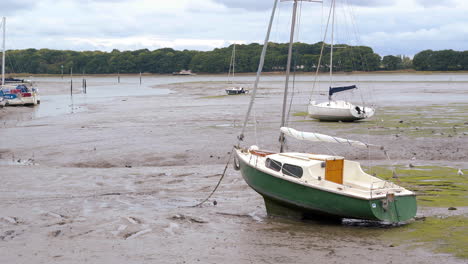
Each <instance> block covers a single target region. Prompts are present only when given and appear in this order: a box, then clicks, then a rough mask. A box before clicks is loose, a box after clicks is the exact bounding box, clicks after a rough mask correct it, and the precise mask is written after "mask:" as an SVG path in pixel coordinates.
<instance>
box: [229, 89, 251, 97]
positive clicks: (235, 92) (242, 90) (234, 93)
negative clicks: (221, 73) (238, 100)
mask: <svg viewBox="0 0 468 264" xmlns="http://www.w3.org/2000/svg"><path fill="white" fill-rule="evenodd" d="M248 92H249V90H245V89H244V88H243V87H231V88H228V89H226V93H227V94H228V95H236V94H245V93H248Z"/></svg>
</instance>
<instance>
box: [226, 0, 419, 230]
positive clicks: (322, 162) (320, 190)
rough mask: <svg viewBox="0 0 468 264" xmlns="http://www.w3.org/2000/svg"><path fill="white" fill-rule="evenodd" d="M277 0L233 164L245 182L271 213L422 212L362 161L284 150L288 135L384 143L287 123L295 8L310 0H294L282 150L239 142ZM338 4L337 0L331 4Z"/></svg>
mask: <svg viewBox="0 0 468 264" xmlns="http://www.w3.org/2000/svg"><path fill="white" fill-rule="evenodd" d="M278 1H279V0H276V1H275V2H274V7H273V10H272V15H271V19H270V23H269V28H268V33H267V37H266V38H265V44H264V46H263V50H262V54H261V56H260V63H259V71H258V73H257V78H256V80H255V83H254V88H253V90H252V95H251V96H252V98H251V100H250V104H249V107H248V110H247V114H246V117H245V120H244V126H243V128H242V132H241V133H240V135H239V136H238V140H239V143H238V145H237V146H236V147H235V148H234V155H235V156H234V168H235V169H237V170H240V172H241V174H242V177H243V178H244V180H245V182H246V183H247V184H248V185H249V186H250V187H251V188H252V189H254V190H255V191H256V192H258V193H259V194H260V195H261V196H262V197H263V199H264V201H265V207H266V211H267V213H268V215H272V216H283V217H290V218H296V219H303V218H312V217H317V216H327V217H331V218H335V219H336V218H354V219H364V220H375V221H384V222H390V223H398V222H404V221H407V220H409V219H411V218H413V217H414V216H415V215H416V212H417V203H416V195H415V193H413V192H412V191H410V190H407V189H405V188H403V187H401V186H398V185H396V184H395V183H392V182H389V181H386V180H383V179H380V178H378V177H374V176H371V175H369V174H367V173H366V172H364V171H363V170H362V168H361V165H360V164H359V162H356V161H350V160H346V159H345V158H344V157H341V156H337V155H326V154H311V153H307V152H284V151H283V150H284V148H285V145H286V141H285V136H289V137H292V138H294V139H297V140H306V141H312V142H317V141H318V142H326V143H337V144H343V145H347V146H346V147H348V146H352V147H364V148H378V149H381V150H383V147H381V146H376V145H371V144H366V143H363V142H359V141H356V140H350V139H345V138H338V137H334V136H328V135H324V134H319V133H314V132H301V131H297V130H295V129H292V128H289V127H286V120H287V118H286V115H287V103H288V100H287V99H288V85H289V74H290V69H291V58H292V46H293V40H294V32H295V21H296V17H295V14H296V10H297V4H298V2H300V1H305V0H293V2H294V6H293V18H292V23H291V32H290V34H291V36H290V42H289V52H288V63H287V65H286V81H285V88H284V93H283V107H282V108H283V111H282V117H281V125H280V127H281V129H280V130H281V133H280V137H279V138H280V144H281V146H280V150H279V152H272V151H266V150H261V149H259V148H258V147H257V146H255V145H254V146H250V147H249V148H246V147H241V146H240V142H241V141H243V140H244V137H245V136H244V131H245V129H246V127H247V123H248V119H249V115H250V112H251V110H252V108H253V104H254V102H255V100H254V99H255V95H256V92H257V89H258V83H259V79H260V74H261V70H262V67H263V63H264V59H265V54H266V49H267V47H268V38H269V34H270V31H271V27H272V24H273V19H274V14H275V9H276V6H277V3H278ZM283 1H285V0H283ZM334 5H335V0H332V7H334Z"/></svg>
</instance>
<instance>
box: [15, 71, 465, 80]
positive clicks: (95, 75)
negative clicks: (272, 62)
mask: <svg viewBox="0 0 468 264" xmlns="http://www.w3.org/2000/svg"><path fill="white" fill-rule="evenodd" d="M226 74H228V73H227V72H225V73H195V74H194V75H187V76H184V75H173V74H171V73H167V74H162V73H142V74H141V75H142V76H146V77H148V76H166V77H167V76H174V77H180V78H187V77H193V76H198V75H200V76H207V75H213V76H224V75H226ZM283 74H284V72H263V73H262V75H283ZM296 74H297V75H315V72H296ZM334 74H336V75H358V74H369V75H371V74H384V75H394V74H403V75H432V74H434V75H440V74H468V71H416V70H397V71H383V70H381V71H353V72H342V71H341V72H334ZM139 75H140V74H139V73H120V74H118V73H102V74H101V73H99V74H94V73H93V74H84V75H83V74H81V73H77V74H74V75H73V76H74V77H80V76H92V77H118V76H132V77H133V76H139ZM236 75H240V76H255V75H256V73H255V72H239V73H236ZM319 75H329V73H328V72H320V73H319ZM6 76H7V78H8V77H12V76H14V77H21V78H26V77H57V78H60V77H61V76H62V75H61V74H29V73H18V74H8V73H7V74H6ZM63 77H64V80H65V79H68V78H69V77H70V74H64V75H63Z"/></svg>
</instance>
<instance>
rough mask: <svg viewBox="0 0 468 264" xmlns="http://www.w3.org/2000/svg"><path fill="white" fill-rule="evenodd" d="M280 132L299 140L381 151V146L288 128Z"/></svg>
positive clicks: (283, 128)
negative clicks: (378, 149)
mask: <svg viewBox="0 0 468 264" xmlns="http://www.w3.org/2000/svg"><path fill="white" fill-rule="evenodd" d="M281 132H283V133H284V134H285V135H288V136H290V137H293V138H295V139H299V140H308V141H321V142H330V143H341V144H348V145H350V146H354V147H364V148H369V147H373V148H380V149H382V146H378V145H372V144H366V143H363V142H360V141H356V140H351V139H346V138H339V137H333V136H328V135H324V134H319V133H313V132H302V131H297V130H295V129H294V128H290V127H282V128H281Z"/></svg>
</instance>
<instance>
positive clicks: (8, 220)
mask: <svg viewBox="0 0 468 264" xmlns="http://www.w3.org/2000/svg"><path fill="white" fill-rule="evenodd" d="M0 220H1V221H2V222H4V223H7V224H11V225H19V224H22V222H21V221H20V220H19V218H18V217H15V216H4V217H1V218H0Z"/></svg>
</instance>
